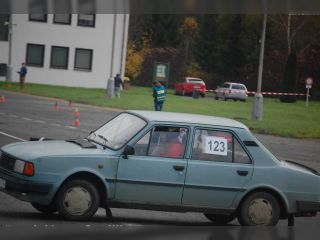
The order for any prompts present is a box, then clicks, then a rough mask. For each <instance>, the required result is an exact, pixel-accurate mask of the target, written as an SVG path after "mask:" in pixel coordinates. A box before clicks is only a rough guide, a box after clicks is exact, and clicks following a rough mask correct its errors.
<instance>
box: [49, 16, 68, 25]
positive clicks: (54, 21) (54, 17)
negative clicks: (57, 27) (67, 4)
mask: <svg viewBox="0 0 320 240" xmlns="http://www.w3.org/2000/svg"><path fill="white" fill-rule="evenodd" d="M56 15H57V14H53V23H54V24H61V25H71V22H72V14H68V15H69V21H68V22H58V21H56Z"/></svg>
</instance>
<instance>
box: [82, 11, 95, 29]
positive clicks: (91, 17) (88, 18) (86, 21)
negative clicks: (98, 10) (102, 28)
mask: <svg viewBox="0 0 320 240" xmlns="http://www.w3.org/2000/svg"><path fill="white" fill-rule="evenodd" d="M95 20H96V15H95V14H79V15H78V26H84V27H94V26H95Z"/></svg>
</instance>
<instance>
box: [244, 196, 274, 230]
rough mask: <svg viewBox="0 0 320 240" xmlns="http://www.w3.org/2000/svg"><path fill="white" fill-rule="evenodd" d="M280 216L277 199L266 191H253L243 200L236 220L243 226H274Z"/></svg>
mask: <svg viewBox="0 0 320 240" xmlns="http://www.w3.org/2000/svg"><path fill="white" fill-rule="evenodd" d="M279 218H280V206H279V203H278V201H277V199H276V198H275V197H274V196H273V195H272V194H270V193H267V192H255V193H253V194H251V195H249V196H248V197H246V199H245V200H244V201H243V203H242V205H241V206H240V212H239V216H238V220H239V222H240V224H241V225H243V226H256V225H265V226H274V225H276V224H277V223H278V221H279Z"/></svg>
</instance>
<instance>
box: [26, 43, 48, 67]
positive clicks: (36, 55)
mask: <svg viewBox="0 0 320 240" xmlns="http://www.w3.org/2000/svg"><path fill="white" fill-rule="evenodd" d="M43 59H44V45H41V44H31V43H28V44H27V57H26V64H27V65H29V66H36V67H42V66H43Z"/></svg>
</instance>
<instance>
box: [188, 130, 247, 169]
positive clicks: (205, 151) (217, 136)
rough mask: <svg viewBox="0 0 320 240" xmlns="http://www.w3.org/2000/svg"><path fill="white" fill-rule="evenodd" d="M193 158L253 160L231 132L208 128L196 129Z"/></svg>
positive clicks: (226, 160)
mask: <svg viewBox="0 0 320 240" xmlns="http://www.w3.org/2000/svg"><path fill="white" fill-rule="evenodd" d="M192 159H196V160H205V161H216V162H238V163H250V162H251V160H250V158H249V156H248V155H247V153H246V152H245V151H244V149H243V148H242V146H241V145H240V144H239V143H238V141H237V139H236V138H234V137H233V135H232V134H231V133H229V132H223V131H215V130H207V129H197V130H196V132H195V135H194V142H193V149H192Z"/></svg>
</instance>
